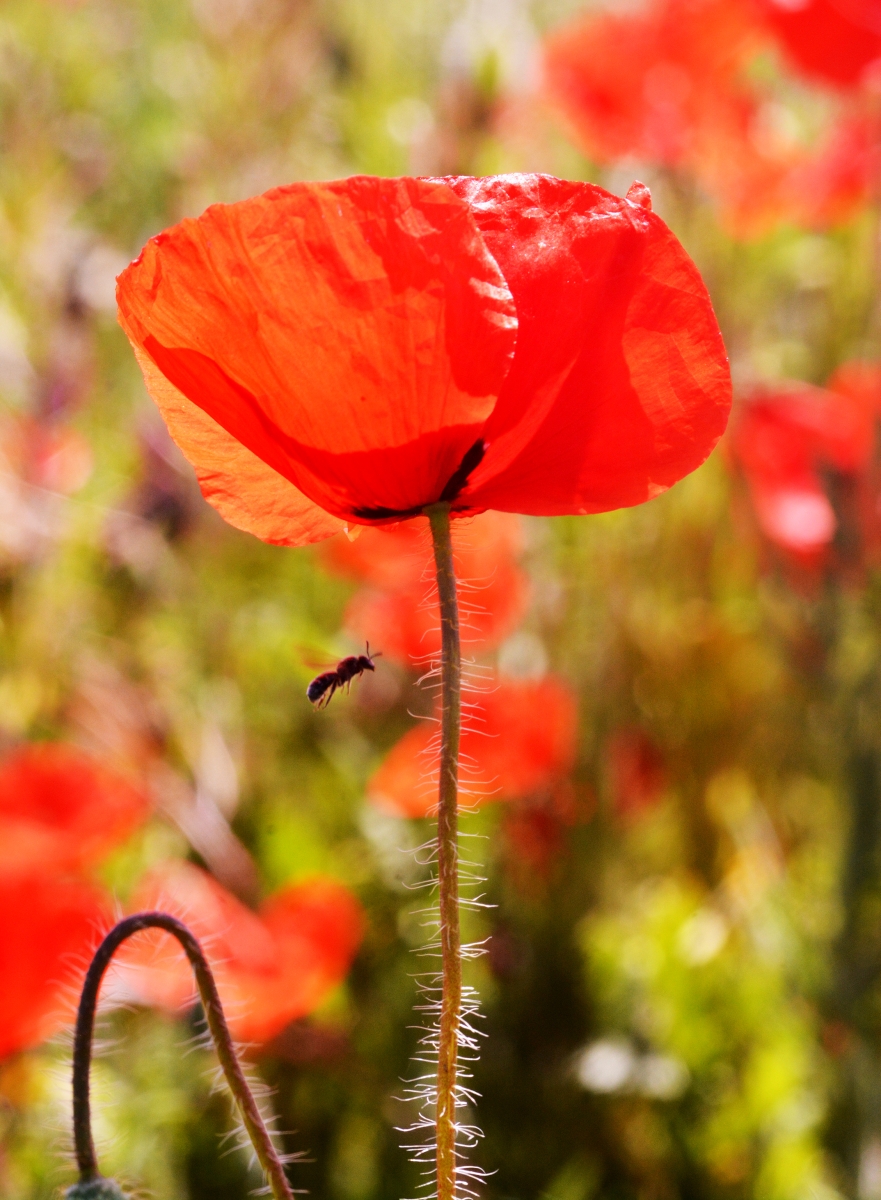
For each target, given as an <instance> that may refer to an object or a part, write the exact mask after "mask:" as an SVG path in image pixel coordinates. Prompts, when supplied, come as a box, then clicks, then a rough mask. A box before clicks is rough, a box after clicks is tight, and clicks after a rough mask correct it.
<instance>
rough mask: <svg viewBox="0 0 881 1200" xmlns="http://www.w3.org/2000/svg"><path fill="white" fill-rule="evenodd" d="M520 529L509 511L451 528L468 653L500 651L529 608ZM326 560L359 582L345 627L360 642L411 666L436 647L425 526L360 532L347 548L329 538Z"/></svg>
mask: <svg viewBox="0 0 881 1200" xmlns="http://www.w3.org/2000/svg"><path fill="white" fill-rule="evenodd" d="M522 542H523V531H522V527H521V524H520V520H519V518H518V517H516V516H514V515H513V514H511V513H495V512H488V513H483V514H481V515H480V516H477V517H474V518H473V519H472V520H470V521H459V522H457V523H456V524H455V526H454V527H453V546H454V551H455V555H456V572H457V576H458V579H459V606H460V616H461V622H462V642H463V645H464V646H465V648H466V649H467V650H469V651H471V652H474V651H476V650H485V649H488V648H490V647H493V646H497V645H498V644H499V642H501V641H502V640H503V639H504V638H505V637H507V636H508V634H509V633H511V631H512V630H513V629H515V628H516V627H517V625H518V624H519V622H520V620H521V618H522V616H523V614H524V612H525V611H526V606H527V602H528V598H529V597H528V584H527V580H526V576H525V575H524V573H523V572H522V571H521V570H520V568H519V567H518V566H517V561H516V558H517V555H518V553H519V552H520V550H521V548H522ZM323 560H324V563H325V565H326V566H328V567H329V568H330V569H331V570H334V571H338V572H340V573H342V574H346V575H349V576H350V577H353V578H356V579H362V580H364V581H365V582H366V583H368V584H369V585H370V586H368V587H366V588H363V589H362V590H361V591H359V592H357V593H356V594H355V596H354V597H353V598H352V600H351V602H350V604H349V606H348V608H347V610H346V619H345V624H346V627H347V629H348V630H349V632H350V633H351V634H352V635H353V636H354V638H355V640H356V641H358V642H362V641H367V640H368V639H370V640H371V641H372V642H373V644H374V645H375V646H376V648H377V649H379V648H381V649H382V653H383V654H384V655H385V656H386V657H387V658H395V659H399V660H400V661H402V662H406V663H412V662H413V660H414V659H415V660H419V659H422V658H424V657H425V656H427V655H430V654H433V653H436V652H437V651H438V650H439V648H440V617H439V614H438V608H437V585H436V583H435V581H434V571H433V569H432V566H433V559H432V550H431V540H430V534H429V531H428V520H427V518H425V517H418V518H416V519H414V520H412V521H407V522H404V523H401V524H398V525H391V526H387V527H385V528H379V529H365V530H364V531H363V532H362V533H361V535H360V536H359V537H358V538H357V539H356V540H355V541H354V542H350V541H349V540H348V539H347V538H345V537H337V538H333V539H332V540H331V541H329V542H326V543H325V546H324V553H323Z"/></svg>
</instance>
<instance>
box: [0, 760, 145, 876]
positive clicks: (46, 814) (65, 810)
mask: <svg viewBox="0 0 881 1200" xmlns="http://www.w3.org/2000/svg"><path fill="white" fill-rule="evenodd" d="M148 812H149V803H148V801H147V799H146V797H145V795H144V794H143V792H141V791H139V790H138V789H137V788H136V787H134V786H133V785H132V784H131V783H129V781H128V780H127V779H125V778H124V777H123V776H121V775H118V774H117V773H116V772H114V771H111V770H109V769H108V768H107V767H105V766H103V765H102V764H101V763H99V762H98V761H96V760H95V759H93V758H91V757H90V756H89V755H87V754H83V753H82V751H80V750H77V749H76V748H75V747H73V746H68V745H64V744H63V743H59V742H40V743H35V744H32V745H27V746H23V747H22V748H21V749H19V750H15V751H13V752H12V754H10V755H9V756H8V757H7V758H6V759H5V760H4V761H3V762H2V763H0V875H6V874H9V873H14V872H25V873H26V872H29V871H31V870H33V869H35V868H36V869H39V870H43V871H81V870H83V869H85V868H87V867H91V866H94V865H96V864H97V863H98V862H100V861H101V859H102V858H104V857H105V856H106V855H107V854H108V853H109V851H110V850H112V849H114V848H115V847H116V846H118V845H119V844H120V843H121V842H123V841H125V839H126V838H127V837H128V836H129V835H130V834H131V833H133V832H134V830H135V829H136V828H137V827H138V826H139V825H140V824H141V823H142V822H143V821H144V820H145V819H146V817H147V814H148Z"/></svg>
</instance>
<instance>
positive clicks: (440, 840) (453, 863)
mask: <svg viewBox="0 0 881 1200" xmlns="http://www.w3.org/2000/svg"><path fill="white" fill-rule="evenodd" d="M428 519H429V522H430V524H431V536H432V542H433V544H434V561H435V566H436V569H437V591H438V600H439V602H440V616H441V752H440V779H439V789H438V791H439V794H438V811H437V882H438V894H439V905H440V944H441V963H442V972H443V989H442V995H441V1013H440V1030H439V1037H438V1064H437V1112H436V1117H435V1120H436V1127H437V1200H454V1198H455V1195H456V1071H457V1066H458V1054H459V1025H460V1023H461V1020H462V956H461V938H460V933H459V846H458V823H459V813H458V791H459V740H460V737H461V732H462V652H461V646H460V640H459V605H458V600H457V597H456V573H455V569H454V566H453V546H452V539H451V537H450V507H449V505H448V504H435V505H433V506H432V507H431V508H429V509H428Z"/></svg>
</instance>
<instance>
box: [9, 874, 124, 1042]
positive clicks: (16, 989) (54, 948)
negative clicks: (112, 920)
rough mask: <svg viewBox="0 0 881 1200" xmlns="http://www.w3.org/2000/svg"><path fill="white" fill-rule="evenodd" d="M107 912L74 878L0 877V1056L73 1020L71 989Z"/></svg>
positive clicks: (97, 895) (101, 897)
mask: <svg viewBox="0 0 881 1200" xmlns="http://www.w3.org/2000/svg"><path fill="white" fill-rule="evenodd" d="M110 907H111V906H110V903H109V898H108V897H107V896H106V895H105V893H104V892H103V891H102V890H101V889H99V888H97V887H95V886H93V885H92V884H90V883H84V882H82V881H79V880H59V879H54V878H52V877H51V876H50V875H48V874H45V873H43V872H37V871H34V872H31V873H29V874H19V875H16V876H14V877H12V878H7V877H0V979H2V981H3V983H2V987H0V1058H5V1057H6V1056H7V1055H9V1054H13V1053H15V1052H16V1051H18V1050H26V1049H28V1048H29V1047H31V1046H36V1045H38V1044H39V1043H40V1042H42V1041H44V1040H45V1039H46V1038H47V1037H50V1036H51V1035H52V1034H53V1033H55V1032H56V1031H57V1030H58V1029H60V1028H62V1027H63V1026H64V1025H67V1024H71V1023H72V1022H73V1019H74V1014H75V1010H76V990H77V985H78V984H79V983H81V981H82V977H83V975H84V973H85V970H86V966H87V964H88V956H89V953H90V951H91V950H92V949H93V947H94V946H96V945H97V943H98V942H99V941H100V938H101V934H102V932H103V931H104V930H105V929H106V927H107V924H108V922H109V913H110Z"/></svg>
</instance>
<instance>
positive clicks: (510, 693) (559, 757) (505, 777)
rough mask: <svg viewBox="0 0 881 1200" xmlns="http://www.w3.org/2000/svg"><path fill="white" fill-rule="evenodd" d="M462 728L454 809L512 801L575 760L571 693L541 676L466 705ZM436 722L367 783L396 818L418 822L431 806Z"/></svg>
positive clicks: (402, 744)
mask: <svg viewBox="0 0 881 1200" xmlns="http://www.w3.org/2000/svg"><path fill="white" fill-rule="evenodd" d="M467 714H468V715H467V717H466V720H465V723H464V727H463V730H462V743H461V756H460V772H461V776H462V780H461V782H462V786H461V788H460V793H459V795H460V800H459V803H460V806H461V807H464V808H468V807H473V806H475V805H476V804H479V803H481V802H482V801H485V800H516V799H519V798H521V797H524V796H528V795H530V794H532V793H534V792H537V791H539V790H540V789H542V788H544V787H547V786H549V785H550V784H551V783H552V782H553V781H554V780H555V779H558V778H560V777H561V776H564V775H566V774H568V772H569V771H570V770H571V769H572V764H573V762H574V759H575V738H576V710H575V700H574V697H573V696H572V693H571V691H570V690H569V689H568V688H567V687H566V686H565V684H563V683H562V682H561V681H559V680H557V679H554V678H553V676H547V677H545V678H544V679H541V680H539V681H537V682H535V681H513V680H506V681H504V682H503V683H500V684H499V686H498V687H497V688H496V690H495V691H493V692H488V693H487V694H486V695H483V696H481V697H480V699H479V701H478V702H471V703H470V704H469V705H468V708H467ZM437 764H438V735H437V723H436V722H434V721H432V722H427V721H423V722H422V723H421V724H420V725H417V726H416V727H415V728H414V729H411V730H410V731H409V732H408V733H406V734H404V736H403V737H402V738H401V740H400V741H399V742H398V743H397V745H396V746H394V747H393V748H392V750H391V752H390V753H389V754H388V755H387V757H386V758H385V760H384V762H383V763H382V764H381V765H380V767H379V769H378V770H377V771H376V772H375V773H374V775H373V777H372V778H371V780H370V782H369V783H368V785H367V795H368V799H369V800H370V802H371V803H372V804H374V805H375V806H376V807H377V808H380V809H382V810H383V811H385V812H389V813H393V814H395V815H396V816H408V817H424V816H427V815H428V814H430V813H431V812H433V811H434V810H435V808H436V806H437Z"/></svg>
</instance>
